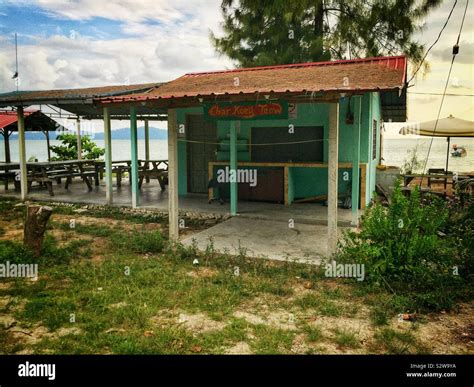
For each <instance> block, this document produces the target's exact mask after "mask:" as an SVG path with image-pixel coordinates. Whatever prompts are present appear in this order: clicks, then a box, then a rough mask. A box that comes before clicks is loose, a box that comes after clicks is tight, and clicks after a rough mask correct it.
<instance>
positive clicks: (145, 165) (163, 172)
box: [138, 160, 168, 191]
mask: <svg viewBox="0 0 474 387" xmlns="http://www.w3.org/2000/svg"><path fill="white" fill-rule="evenodd" d="M139 163H140V164H142V165H141V166H140V167H139V170H138V177H139V181H138V187H139V188H140V189H141V188H142V184H143V179H145V178H146V181H147V182H149V181H150V179H157V180H158V183H159V184H160V187H161V190H162V191H164V190H165V189H166V184H168V160H148V161H146V160H140V161H139ZM149 164H151V166H152V167H151V168H149V167H150V165H149Z"/></svg>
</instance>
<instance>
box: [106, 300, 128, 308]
mask: <svg viewBox="0 0 474 387" xmlns="http://www.w3.org/2000/svg"><path fill="white" fill-rule="evenodd" d="M127 305H128V304H127V303H126V302H124V301H122V302H117V303H116V304H111V305H109V308H112V309H118V308H124V307H126V306H127Z"/></svg>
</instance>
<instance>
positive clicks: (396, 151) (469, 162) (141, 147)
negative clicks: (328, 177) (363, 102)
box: [0, 137, 474, 172]
mask: <svg viewBox="0 0 474 387" xmlns="http://www.w3.org/2000/svg"><path fill="white" fill-rule="evenodd" d="M431 140H432V139H431V138H430V137H418V138H405V137H404V138H400V139H398V138H396V139H394V138H384V140H383V158H384V162H383V163H384V164H385V165H391V166H396V167H400V166H402V164H403V163H404V161H405V160H406V159H407V158H408V156H409V152H410V151H412V150H413V149H415V148H416V154H417V157H418V159H419V160H421V162H422V164H424V163H425V160H426V158H427V155H428V150H429V157H428V161H427V163H426V168H444V167H445V165H446V152H447V141H446V139H445V138H434V139H433V141H432V144H431V149H430V143H431ZM95 142H96V143H97V145H98V146H100V147H103V146H104V141H103V140H95ZM58 144H59V141H56V140H51V145H58ZM452 144H457V145H458V146H463V147H464V148H465V149H466V150H467V155H466V156H465V157H452V156H449V170H450V171H454V172H474V138H459V139H451V145H452ZM10 153H11V159H12V161H18V159H19V158H18V140H11V141H10ZM130 154H131V149H130V141H129V140H112V159H113V160H124V159H125V160H126V159H130ZM26 156H27V159H30V158H33V159H35V158H36V159H38V161H47V159H48V153H47V149H46V141H45V140H27V141H26ZM138 157H139V158H141V159H144V158H145V141H144V140H138ZM150 158H151V159H154V160H163V159H167V158H168V145H167V141H166V140H150ZM4 160H5V148H4V144H3V140H2V141H0V161H4Z"/></svg>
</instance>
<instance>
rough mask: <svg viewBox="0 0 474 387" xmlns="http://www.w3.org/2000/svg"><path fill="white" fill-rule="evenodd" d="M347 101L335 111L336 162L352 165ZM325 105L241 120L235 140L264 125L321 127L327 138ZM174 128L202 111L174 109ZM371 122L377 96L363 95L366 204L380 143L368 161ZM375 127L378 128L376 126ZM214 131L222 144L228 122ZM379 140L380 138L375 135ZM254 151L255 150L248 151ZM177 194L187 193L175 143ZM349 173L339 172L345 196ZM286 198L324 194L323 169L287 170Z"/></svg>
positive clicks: (181, 145)
mask: <svg viewBox="0 0 474 387" xmlns="http://www.w3.org/2000/svg"><path fill="white" fill-rule="evenodd" d="M348 103H349V99H348V98H344V99H341V101H340V109H339V161H340V162H352V157H353V150H352V138H353V131H354V129H353V125H348V124H346V114H347V110H348ZM353 105H354V100H352V102H351V110H352V112H354V106H353ZM328 109H329V106H328V104H321V103H314V104H313V103H301V104H298V108H297V110H298V115H297V119H287V120H260V121H254V120H250V121H241V122H240V127H238V130H237V136H238V139H239V140H243V141H242V143H244V144H245V143H246V142H247V141H249V140H250V138H249V137H250V132H251V128H252V127H268V126H280V127H281V126H288V125H290V124H293V125H294V126H322V127H323V128H324V139H327V138H328V125H329V116H328ZM177 112H178V114H177V120H178V128H179V125H180V124H184V125H185V124H186V115H187V114H202V108H201V107H198V108H186V109H177ZM372 119H376V120H377V121H378V122H380V101H379V95H378V93H366V94H364V96H363V97H362V116H361V149H360V162H361V163H369V165H368V167H367V185H366V202H367V203H368V202H369V201H370V197H371V193H372V192H373V191H374V190H375V167H376V165H377V163H378V158H379V157H380V149H379V147H380V144H378V146H377V158H376V160H371V158H372V157H371V152H372ZM378 126H379V125H378ZM217 132H218V138H219V140H221V141H223V142H225V141H226V140H228V139H229V133H230V132H229V122H228V121H219V122H218V123H217ZM377 138H378V139H379V138H380V136H379V135H378V136H377ZM220 149H221V150H222V151H220V152H218V160H225V161H227V160H228V152H227V148H226V147H225V146H220ZM243 149H244V148H243V147H242V148H240V151H239V152H238V160H239V161H248V160H249V159H250V154H249V152H247V151H242V150H243ZM256 151H258V148H257V147H254V148H253V149H252V152H256ZM323 158H324V162H327V160H328V143H327V140H325V141H324V157H323ZM178 167H179V170H178V175H179V180H178V184H179V186H178V191H179V194H180V195H185V194H186V193H187V190H188V189H187V163H186V143H185V142H183V141H179V142H178ZM344 171H347V172H348V173H349V180H350V179H351V174H352V173H351V170H349V169H347V170H343V169H340V170H339V193H345V192H346V191H347V189H348V184H349V181H346V180H343V172H344ZM289 174H290V182H291V188H290V191H291V192H290V199H291V198H292V197H293V198H295V199H297V198H303V197H309V196H316V195H322V194H326V192H327V170H326V169H323V168H318V169H313V168H290V172H289Z"/></svg>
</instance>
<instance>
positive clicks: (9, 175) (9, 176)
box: [0, 171, 20, 191]
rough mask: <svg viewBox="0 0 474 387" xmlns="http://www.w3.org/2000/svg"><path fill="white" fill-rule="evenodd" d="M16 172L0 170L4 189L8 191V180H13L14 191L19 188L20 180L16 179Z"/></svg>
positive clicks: (0, 178)
mask: <svg viewBox="0 0 474 387" xmlns="http://www.w3.org/2000/svg"><path fill="white" fill-rule="evenodd" d="M17 174H18V172H16V171H8V172H6V171H1V172H0V180H3V182H4V184H5V191H8V182H9V181H13V184H14V186H15V191H18V190H19V189H20V181H19V180H17Z"/></svg>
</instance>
